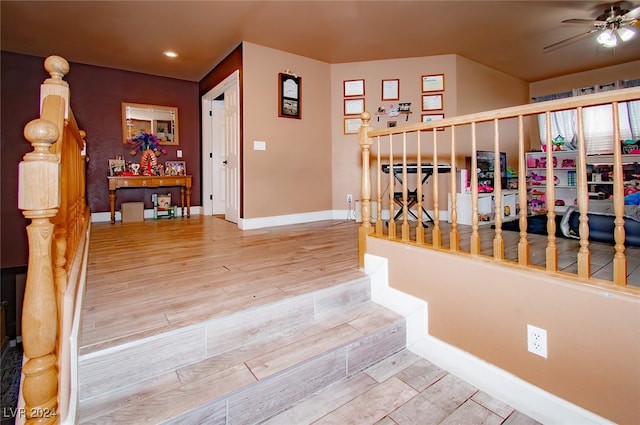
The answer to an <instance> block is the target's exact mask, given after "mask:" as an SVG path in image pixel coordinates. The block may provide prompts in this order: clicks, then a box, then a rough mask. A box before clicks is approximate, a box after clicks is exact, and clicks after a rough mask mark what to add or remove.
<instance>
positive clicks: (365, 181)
mask: <svg viewBox="0 0 640 425" xmlns="http://www.w3.org/2000/svg"><path fill="white" fill-rule="evenodd" d="M360 118H361V119H362V125H361V126H360V129H359V130H358V141H359V143H360V149H361V151H362V186H361V188H360V197H361V198H362V224H361V225H360V227H359V228H358V262H359V265H360V267H364V254H365V253H366V252H367V235H368V234H370V233H371V232H372V231H373V228H372V227H371V171H370V167H371V164H370V160H371V158H370V156H371V144H372V142H371V139H369V129H370V126H369V120H370V119H371V114H370V113H368V112H363V113H362V114H360Z"/></svg>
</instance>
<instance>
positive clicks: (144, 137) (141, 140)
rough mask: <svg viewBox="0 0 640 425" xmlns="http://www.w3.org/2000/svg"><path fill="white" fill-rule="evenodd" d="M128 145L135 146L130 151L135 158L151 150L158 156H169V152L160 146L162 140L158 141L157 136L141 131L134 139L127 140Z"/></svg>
mask: <svg viewBox="0 0 640 425" xmlns="http://www.w3.org/2000/svg"><path fill="white" fill-rule="evenodd" d="M127 143H128V144H130V145H134V147H133V149H131V151H129V153H130V154H131V155H132V156H135V155H136V154H137V153H138V152H144V151H146V150H147V149H151V150H152V151H153V153H155V155H156V156H160V155H161V154H165V155H166V154H167V150H166V149H164V148H163V147H162V146H160V139H158V138H157V137H156V136H155V134H150V133H145V132H143V131H141V132H140V133H138V134H136V135H135V136H133V137H132V138H130V139H127Z"/></svg>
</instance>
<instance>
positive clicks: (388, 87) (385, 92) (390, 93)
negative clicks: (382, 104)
mask: <svg viewBox="0 0 640 425" xmlns="http://www.w3.org/2000/svg"><path fill="white" fill-rule="evenodd" d="M398 99H400V80H397V79H396V80H382V100H398Z"/></svg>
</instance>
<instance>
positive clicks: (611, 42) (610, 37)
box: [597, 29, 618, 47]
mask: <svg viewBox="0 0 640 425" xmlns="http://www.w3.org/2000/svg"><path fill="white" fill-rule="evenodd" d="M597 40H598V43H600V44H602V45H603V46H605V47H616V45H617V44H618V37H616V34H615V33H614V32H613V30H611V29H607V30H604V31H602V32H601V33H600V35H599V36H598V38H597Z"/></svg>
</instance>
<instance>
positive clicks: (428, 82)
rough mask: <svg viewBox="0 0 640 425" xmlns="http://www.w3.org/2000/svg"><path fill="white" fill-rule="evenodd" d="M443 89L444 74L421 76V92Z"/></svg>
mask: <svg viewBox="0 0 640 425" xmlns="http://www.w3.org/2000/svg"><path fill="white" fill-rule="evenodd" d="M430 91H444V74H431V75H423V76H422V92H423V93H425V92H430Z"/></svg>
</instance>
